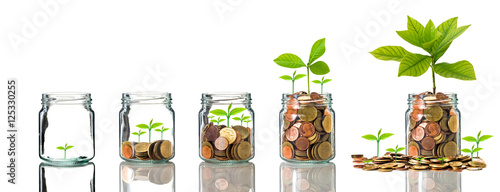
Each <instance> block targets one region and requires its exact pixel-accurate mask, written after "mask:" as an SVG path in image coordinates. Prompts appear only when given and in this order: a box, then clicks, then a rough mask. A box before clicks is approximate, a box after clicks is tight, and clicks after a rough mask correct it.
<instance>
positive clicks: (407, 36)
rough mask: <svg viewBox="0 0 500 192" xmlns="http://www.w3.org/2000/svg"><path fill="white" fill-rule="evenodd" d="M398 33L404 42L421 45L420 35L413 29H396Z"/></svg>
mask: <svg viewBox="0 0 500 192" xmlns="http://www.w3.org/2000/svg"><path fill="white" fill-rule="evenodd" d="M396 33H398V35H399V36H400V37H401V38H403V39H404V40H405V41H406V42H408V43H410V44H412V45H415V46H417V47H422V43H423V42H422V37H421V36H420V35H419V34H418V33H417V32H415V31H408V30H407V31H396Z"/></svg>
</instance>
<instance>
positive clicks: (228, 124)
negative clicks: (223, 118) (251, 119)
mask: <svg viewBox="0 0 500 192" xmlns="http://www.w3.org/2000/svg"><path fill="white" fill-rule="evenodd" d="M228 113H229V110H228ZM229 117H231V116H230V115H228V116H227V126H228V127H229Z"/></svg>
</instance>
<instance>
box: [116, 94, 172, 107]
mask: <svg viewBox="0 0 500 192" xmlns="http://www.w3.org/2000/svg"><path fill="white" fill-rule="evenodd" d="M171 102H172V96H171V94H170V93H168V92H127V93H122V104H171Z"/></svg>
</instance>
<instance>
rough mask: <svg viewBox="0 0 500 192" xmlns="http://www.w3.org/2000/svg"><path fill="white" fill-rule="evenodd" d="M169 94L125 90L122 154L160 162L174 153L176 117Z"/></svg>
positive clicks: (138, 160) (128, 157) (122, 115)
mask: <svg viewBox="0 0 500 192" xmlns="http://www.w3.org/2000/svg"><path fill="white" fill-rule="evenodd" d="M171 104H172V97H171V95H170V93H155V92H148V93H123V94H122V105H123V107H122V109H121V110H120V143H119V148H120V157H121V158H122V159H123V160H125V161H131V162H146V163H161V162H166V161H168V160H170V159H172V158H174V155H175V116H174V110H173V109H172V106H171Z"/></svg>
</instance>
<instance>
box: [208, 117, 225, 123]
mask: <svg viewBox="0 0 500 192" xmlns="http://www.w3.org/2000/svg"><path fill="white" fill-rule="evenodd" d="M225 120H226V119H221V118H220V117H218V118H217V119H212V120H210V121H211V122H214V123H217V125H219V124H220V122H222V121H225Z"/></svg>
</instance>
